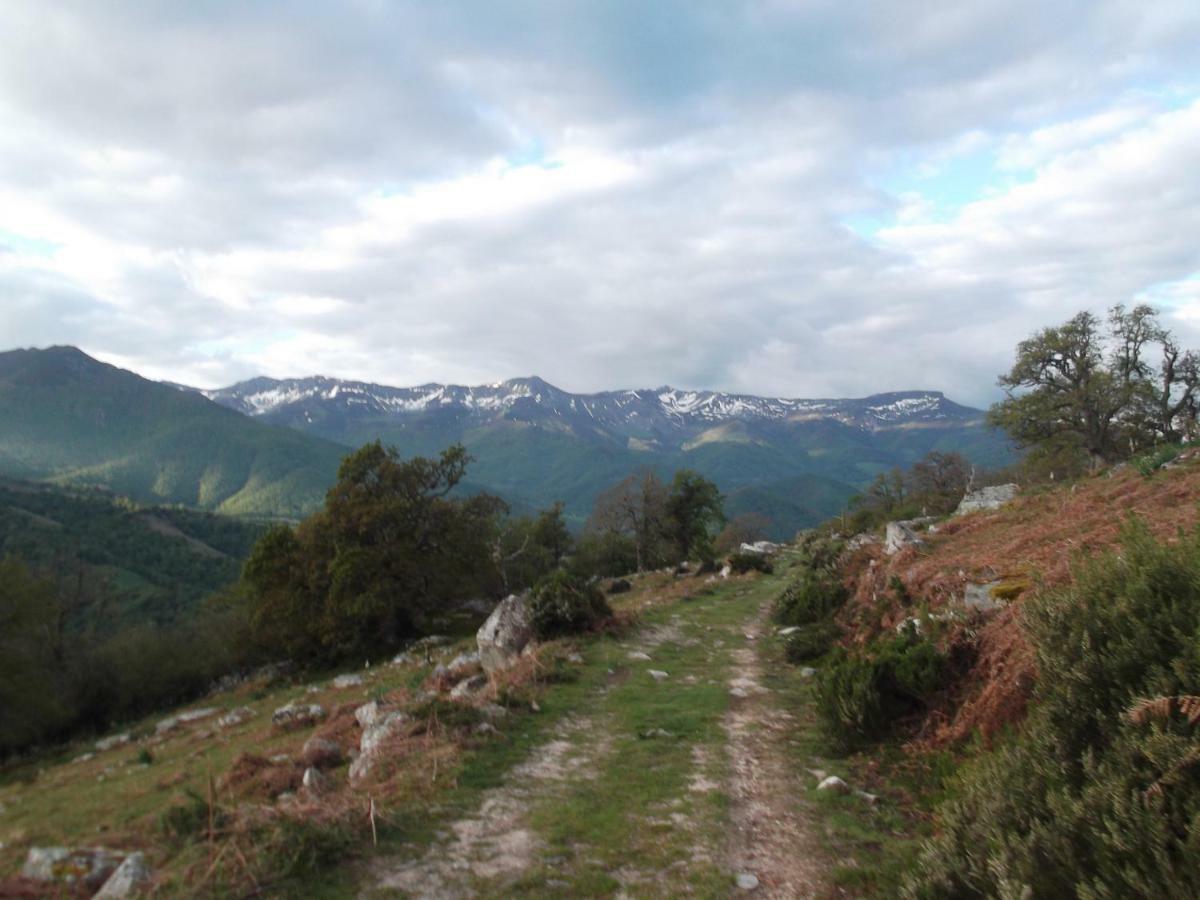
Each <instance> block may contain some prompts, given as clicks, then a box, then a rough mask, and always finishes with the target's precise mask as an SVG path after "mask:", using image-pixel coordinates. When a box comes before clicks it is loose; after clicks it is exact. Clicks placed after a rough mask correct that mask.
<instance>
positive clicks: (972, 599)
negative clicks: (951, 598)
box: [963, 581, 1004, 612]
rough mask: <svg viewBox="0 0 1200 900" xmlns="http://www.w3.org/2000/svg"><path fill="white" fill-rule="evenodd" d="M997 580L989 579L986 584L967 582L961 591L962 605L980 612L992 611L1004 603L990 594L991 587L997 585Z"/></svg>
mask: <svg viewBox="0 0 1200 900" xmlns="http://www.w3.org/2000/svg"><path fill="white" fill-rule="evenodd" d="M999 586H1000V582H999V581H989V582H988V583H987V584H968V585H967V587H966V589H965V590H964V591H963V605H964V606H966V607H967V609H977V610H979V611H980V612H992V611H993V610H996V609H999V608H1000V607H1001V606H1003V605H1004V604H1003V603H1001V602H1000V601H998V600H997V599H996V598H995V597H993V596H992V588H995V587H999Z"/></svg>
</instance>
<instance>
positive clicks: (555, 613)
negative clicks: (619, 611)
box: [530, 570, 612, 638]
mask: <svg viewBox="0 0 1200 900" xmlns="http://www.w3.org/2000/svg"><path fill="white" fill-rule="evenodd" d="M530 602H531V606H532V612H533V628H534V631H535V632H537V634H538V636H539V637H542V638H547V637H554V636H556V635H562V634H577V633H579V632H581V631H587V630H588V629H590V628H592V627H594V626H595V625H597V624H599V623H600V622H601V621H602V620H604V619H606V618H608V617H609V616H611V615H612V609H611V608H610V607H609V605H608V601H607V600H605V599H604V594H603V593H601V591H600V589H599V588H598V587H596V585H594V584H592V583H590V582H586V581H583V580H582V579H580V578H577V577H575V576H573V575H570V574H569V573H567V572H564V571H561V570H560V571H558V572H554V573H552V574H550V575H547V576H546V577H545V578H543V579H542V580H541V581H539V582H538V584H537V587H535V588H534V589H533V596H532V597H531V600H530Z"/></svg>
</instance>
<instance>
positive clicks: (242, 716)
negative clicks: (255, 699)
mask: <svg viewBox="0 0 1200 900" xmlns="http://www.w3.org/2000/svg"><path fill="white" fill-rule="evenodd" d="M252 718H254V710H252V709H251V708H250V707H248V706H239V707H238V708H237V709H231V710H230V711H229V712H227V713H225V715H223V716H221V718H219V719H217V725H218V727H220V728H233V727H234V726H236V725H241V724H242V723H243V722H246V721H248V720H250V719H252Z"/></svg>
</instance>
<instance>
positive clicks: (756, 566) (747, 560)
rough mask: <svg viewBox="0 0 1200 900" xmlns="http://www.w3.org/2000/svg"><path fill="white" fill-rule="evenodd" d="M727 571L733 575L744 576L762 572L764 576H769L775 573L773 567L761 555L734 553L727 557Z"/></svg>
mask: <svg viewBox="0 0 1200 900" xmlns="http://www.w3.org/2000/svg"><path fill="white" fill-rule="evenodd" d="M729 570H730V571H731V572H733V574H734V575H745V574H746V573H747V572H762V573H763V574H764V575H770V574H771V573H772V572H774V571H775V567H774V566H772V565H771V561H770V560H769V559H767V557H766V556H764V555H763V554H761V553H734V554H733V555H732V556H730V557H729Z"/></svg>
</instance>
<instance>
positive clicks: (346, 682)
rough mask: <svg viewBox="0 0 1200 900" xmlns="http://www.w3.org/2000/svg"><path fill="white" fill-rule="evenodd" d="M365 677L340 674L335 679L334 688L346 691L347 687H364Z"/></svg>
mask: <svg viewBox="0 0 1200 900" xmlns="http://www.w3.org/2000/svg"><path fill="white" fill-rule="evenodd" d="M362 683H363V677H362V676H361V675H339V676H338V677H337V678H335V679H333V688H334V690H338V691H344V690H345V689H346V688H352V687H362Z"/></svg>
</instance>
